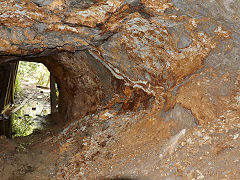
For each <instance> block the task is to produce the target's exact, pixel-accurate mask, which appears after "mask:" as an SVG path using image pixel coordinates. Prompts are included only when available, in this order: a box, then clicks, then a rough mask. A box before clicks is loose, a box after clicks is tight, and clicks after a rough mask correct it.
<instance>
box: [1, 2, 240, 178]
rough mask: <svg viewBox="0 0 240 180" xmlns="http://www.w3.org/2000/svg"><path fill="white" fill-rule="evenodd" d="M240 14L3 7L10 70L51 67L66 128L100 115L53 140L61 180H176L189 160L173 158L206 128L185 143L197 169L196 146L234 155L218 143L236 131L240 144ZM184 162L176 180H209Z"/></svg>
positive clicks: (185, 5) (219, 9) (4, 51)
mask: <svg viewBox="0 0 240 180" xmlns="http://www.w3.org/2000/svg"><path fill="white" fill-rule="evenodd" d="M239 9H240V3H239V1H233V0H118V1H115V0H82V1H77V0H47V1H43V0H32V1H30V0H24V1H20V0H19V1H18V0H11V1H10V0H9V1H4V0H0V63H6V62H9V61H15V60H29V61H38V62H42V63H44V64H45V65H46V66H47V67H48V68H49V70H50V71H51V72H52V73H53V75H54V76H55V78H56V79H57V82H58V85H59V87H60V105H59V106H60V111H61V112H62V114H64V115H65V116H66V119H68V120H73V119H74V120H76V119H80V118H81V117H83V116H85V115H87V114H92V115H91V116H85V117H84V118H83V119H80V120H79V121H74V122H72V123H71V122H70V123H69V124H68V125H67V126H66V127H65V129H64V131H63V132H61V133H60V134H59V135H58V136H55V137H54V138H52V139H50V140H49V139H46V141H45V144H46V145H48V144H49V143H48V141H52V143H56V142H60V143H59V144H60V145H59V151H60V152H59V154H60V158H59V159H58V166H57V168H56V174H55V175H56V177H57V178H58V179H61V178H77V179H79V178H80V179H91V178H92V177H94V178H98V177H99V176H103V177H105V176H108V175H109V177H114V176H116V175H117V174H118V173H119V174H122V175H124V174H129V175H130V176H133V177H134V175H140V176H143V177H144V176H145V175H146V176H147V177H150V179H151V178H152V179H158V178H159V177H171V176H168V175H169V174H170V175H171V171H172V169H174V168H175V165H174V167H173V168H169V167H172V166H173V165H172V164H169V163H171V162H172V161H173V162H178V159H179V157H180V156H181V155H182V154H183V153H182V152H181V153H180V154H175V156H174V157H173V156H171V154H172V153H174V151H175V148H176V147H180V146H178V145H179V143H178V140H179V139H181V138H182V137H183V136H185V133H186V134H187V132H189V131H187V129H190V128H193V127H196V126H197V125H198V130H199V131H200V130H201V133H206V134H207V135H204V136H203V135H202V134H201V133H200V135H199V132H198V131H196V132H195V133H196V136H199V138H203V139H201V141H198V140H199V139H197V138H196V137H195V135H194V134H191V131H190V135H189V134H188V137H189V138H188V139H186V141H183V142H182V144H181V145H182V146H181V147H183V146H184V143H185V144H186V143H187V144H189V146H187V148H188V149H187V150H186V149H185V150H186V151H187V152H188V153H185V155H186V158H187V157H188V155H189V154H191V153H193V155H192V157H193V158H191V159H190V160H189V159H188V160H189V162H190V161H193V160H194V158H195V155H196V154H194V153H195V151H194V152H192V150H191V148H192V146H193V143H194V142H193V141H192V139H193V137H194V138H195V140H196V142H200V144H201V147H202V149H200V148H199V149H200V150H201V151H202V152H205V149H208V150H209V149H210V147H215V146H216V149H217V150H216V151H215V150H211V149H210V150H211V152H213V155H214V157H215V155H216V154H218V152H220V151H221V152H222V151H224V150H225V149H228V148H227V147H232V145H231V146H230V145H228V144H226V147H225V146H224V147H220V146H221V145H219V143H218V140H216V141H215V140H214V141H213V143H215V144H213V145H212V144H211V143H212V141H211V140H210V134H211V133H213V134H211V136H213V137H216V138H219V139H220V140H221V143H223V144H224V143H227V142H228V141H225V140H224V139H223V138H221V137H218V136H220V135H219V134H218V133H215V132H218V131H219V132H220V133H222V131H225V130H226V129H224V126H225V125H226V126H228V127H229V129H231V131H229V132H230V133H232V134H231V136H234V137H236V138H238V135H237V136H236V134H234V133H235V131H236V127H238V125H237V124H238V120H239V114H240V109H239V105H240V91H239V83H240V82H239V81H240V59H239V58H240V54H239V52H240V51H239V50H240V34H239V29H240V11H239ZM146 109H147V110H148V111H140V110H146ZM99 110H101V111H99ZM129 111H130V112H129ZM215 124H217V125H215ZM201 128H202V129H201ZM213 129H214V130H213ZM229 129H227V130H226V131H228V130H229ZM203 130H204V131H203ZM73 131H74V133H73ZM214 133H215V134H214ZM171 136H172V137H171ZM170 137H171V138H170ZM191 138H192V139H191ZM229 138H230V136H229V137H228V140H229ZM166 139H168V140H169V141H167V142H166ZM229 141H230V140H229ZM206 142H209V143H210V144H206ZM231 142H232V141H231ZM202 145H203V146H202ZM210 145H211V146H210ZM236 147H239V146H237V145H236ZM195 148H196V149H197V150H196V149H195ZM204 148H205V149H204ZM194 150H196V152H197V151H198V146H195V145H194ZM210 150H209V152H210ZM183 151H184V149H183ZM73 152H76V153H73ZM136 152H137V153H136ZM214 152H215V154H214ZM216 152H217V153H216ZM199 156H200V155H199ZM143 157H144V158H143ZM168 157H170V158H168ZM184 157H185V156H184ZM171 158H172V159H171ZM174 158H175V159H174ZM201 158H202V157H201ZM146 159H147V160H146ZM162 159H165V160H166V161H167V160H169V159H171V161H170V160H169V161H168V162H169V163H166V164H164V163H165V162H161V160H162ZM199 161H200V159H199V160H197V163H198V162H199ZM234 162H235V161H234ZM99 163H101V165H102V166H99ZM178 163H179V164H176V167H177V169H176V168H175V169H176V173H175V175H176V176H174V177H178V176H177V175H178V174H181V177H184V178H189V177H191V178H193V177H195V178H197V179H198V177H200V179H201V178H203V177H204V176H202V175H201V174H200V173H199V172H200V171H199V172H196V174H197V175H198V176H197V175H196V176H195V175H194V173H195V170H194V167H195V166H189V170H186V169H183V168H182V167H180V164H181V163H182V162H178ZM155 164H159V166H158V167H157V166H156V168H158V169H153V168H155ZM165 165H166V167H165ZM208 165H209V164H208ZM182 166H184V167H185V166H188V165H187V161H186V164H185V165H182ZM209 166H210V165H209ZM161 167H165V169H164V170H166V172H167V171H168V172H169V174H168V175H166V173H165V174H164V173H163V172H164V171H161V173H159V169H160V168H161ZM202 167H208V166H207V165H206V164H204V163H203V165H202ZM236 167H237V166H236ZM226 168H227V167H226ZM191 170H192V171H193V172H192V171H191ZM208 170H209V169H207V170H206V171H208ZM189 171H191V172H189ZM238 172H239V171H238ZM186 173H189V174H186ZM214 173H215V170H212V174H211V173H210V174H211V175H215V176H210V175H209V176H206V177H216V178H219V177H220V176H218V175H216V174H214ZM29 176H30V175H29ZM236 177H237V176H236ZM238 177H239V176H238ZM233 179H234V178H233Z"/></svg>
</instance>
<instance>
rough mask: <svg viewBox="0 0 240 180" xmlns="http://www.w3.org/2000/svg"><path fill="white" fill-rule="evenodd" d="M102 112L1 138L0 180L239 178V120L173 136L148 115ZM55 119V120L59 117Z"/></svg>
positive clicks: (228, 117)
mask: <svg viewBox="0 0 240 180" xmlns="http://www.w3.org/2000/svg"><path fill="white" fill-rule="evenodd" d="M114 113H115V112H109V111H104V112H100V113H99V114H96V115H93V116H86V117H85V118H83V119H81V120H79V121H76V122H73V123H70V124H68V125H66V126H65V127H61V125H58V127H55V128H54V129H55V130H47V131H42V132H39V133H38V134H32V135H30V136H28V137H19V138H15V139H14V140H9V139H6V138H5V137H3V136H2V137H1V146H0V147H1V151H0V153H1V156H0V163H1V169H0V174H1V179H3V180H5V179H11V180H12V179H16V180H21V179H22V180H24V179H108V178H109V179H111V178H116V177H128V178H133V179H238V178H239V176H240V169H239V167H240V151H239V149H240V140H239V139H240V137H239V134H240V130H239V129H240V118H239V116H238V114H236V112H232V111H228V112H225V113H224V114H223V115H221V116H220V117H219V118H218V119H216V120H215V121H212V122H209V123H206V124H204V125H200V126H195V127H192V128H191V129H182V130H181V131H179V132H178V133H177V134H176V135H174V136H171V127H173V125H174V124H173V122H164V121H159V120H158V119H157V118H156V116H157V115H156V114H151V113H150V112H148V111H142V112H139V113H126V114H123V115H118V116H114V117H112V116H113V114H114ZM56 119H57V118H56Z"/></svg>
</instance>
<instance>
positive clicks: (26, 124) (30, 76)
mask: <svg viewBox="0 0 240 180" xmlns="http://www.w3.org/2000/svg"><path fill="white" fill-rule="evenodd" d="M49 81H50V73H49V71H48V69H47V68H46V67H45V66H44V65H43V64H41V63H35V62H24V61H20V62H19V66H18V72H17V77H16V81H15V102H17V101H18V102H20V103H21V102H22V101H23V100H24V97H23V95H24V90H25V89H24V87H26V84H27V85H30V84H31V85H40V86H48V87H49V84H50V83H49ZM29 107H31V104H29V103H27V104H26V105H25V106H24V107H22V108H21V109H20V110H18V111H17V112H15V113H14V114H12V117H11V118H12V131H13V133H14V135H13V137H18V136H27V135H30V134H32V132H33V130H34V129H35V128H36V124H35V123H34V122H33V121H31V119H33V117H31V116H24V114H25V111H26V109H27V108H29Z"/></svg>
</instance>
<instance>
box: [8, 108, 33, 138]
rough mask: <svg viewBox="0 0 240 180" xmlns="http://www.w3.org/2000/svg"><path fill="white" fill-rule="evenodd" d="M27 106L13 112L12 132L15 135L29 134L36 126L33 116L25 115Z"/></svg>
mask: <svg viewBox="0 0 240 180" xmlns="http://www.w3.org/2000/svg"><path fill="white" fill-rule="evenodd" d="M25 109H26V108H25V107H24V108H22V109H20V110H19V111H17V112H16V113H14V114H12V117H11V118H12V132H13V133H14V135H13V137H18V136H27V135H29V134H31V133H32V132H33V130H34V128H35V125H34V123H33V122H32V121H31V119H32V117H31V116H24V111H25Z"/></svg>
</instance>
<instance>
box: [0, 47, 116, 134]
mask: <svg viewBox="0 0 240 180" xmlns="http://www.w3.org/2000/svg"><path fill="white" fill-rule="evenodd" d="M6 59H7V60H3V61H1V62H0V67H4V66H7V67H8V68H7V70H11V71H10V72H11V73H12V75H11V76H12V77H14V78H12V79H11V78H10V79H8V80H9V82H10V83H11V84H12V86H14V82H15V78H16V72H17V71H16V69H17V66H18V63H19V61H23V62H25V61H27V62H36V63H42V64H44V66H45V67H46V68H47V69H48V71H49V72H50V74H51V78H52V79H54V82H55V83H56V84H57V89H58V93H59V94H58V97H57V99H58V100H57V104H56V107H57V108H56V109H57V110H55V111H54V112H53V113H52V114H55V115H56V116H57V117H58V120H57V121H58V122H57V123H62V124H65V123H67V122H69V121H74V120H78V119H79V118H82V117H84V116H86V115H88V114H91V113H94V112H96V111H98V110H100V109H101V108H102V107H103V106H104V105H106V103H107V102H108V101H109V100H110V99H111V98H112V94H113V90H112V89H113V88H112V81H113V79H114V78H113V77H112V75H111V73H110V72H109V71H108V70H107V69H106V68H105V67H104V66H103V65H102V64H100V63H98V62H96V60H95V59H94V58H93V57H92V56H90V55H89V53H87V52H86V51H80V52H75V53H69V52H58V53H55V54H51V55H49V56H42V57H27V56H26V57H21V58H20V57H12V58H6ZM1 72H2V74H4V72H6V71H1V69H0V73H1ZM5 74H6V73H5ZM1 77H2V79H4V78H7V77H5V76H1ZM2 89H4V87H2ZM1 94H2V95H3V93H1ZM10 94H13V87H12V90H11V92H10ZM2 99H6V97H5V95H3V97H2ZM10 99H11V98H10ZM10 99H9V101H8V103H7V104H13V100H10ZM4 108H5V106H4V105H3V108H2V110H4ZM51 108H52V109H53V107H52V104H51ZM2 110H1V111H2ZM2 116H3V117H2V119H6V118H7V117H6V116H5V115H2ZM8 126H10V125H8ZM5 135H6V133H5ZM6 136H7V137H11V135H9V133H7V135H6Z"/></svg>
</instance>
